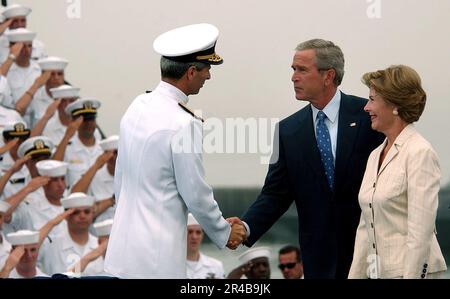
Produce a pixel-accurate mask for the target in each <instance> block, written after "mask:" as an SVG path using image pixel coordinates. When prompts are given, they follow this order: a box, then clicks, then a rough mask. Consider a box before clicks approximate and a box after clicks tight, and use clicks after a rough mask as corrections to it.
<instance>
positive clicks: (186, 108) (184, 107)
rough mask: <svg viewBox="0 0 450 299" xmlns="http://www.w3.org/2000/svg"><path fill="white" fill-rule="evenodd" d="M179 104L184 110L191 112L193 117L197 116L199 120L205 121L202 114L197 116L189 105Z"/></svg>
mask: <svg viewBox="0 0 450 299" xmlns="http://www.w3.org/2000/svg"><path fill="white" fill-rule="evenodd" d="M178 106H180V107H181V108H182V109H183V110H184V111H186V112H187V113H189V114H190V115H192V116H193V117H195V118H196V119H198V120H201V121H202V122H205V121H204V120H203V118H201V117H200V116H197V115H195V114H194V112H192V110H191V109H189V108H188V107H186V106H185V105H183V104H182V103H178Z"/></svg>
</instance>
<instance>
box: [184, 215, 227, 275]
mask: <svg viewBox="0 0 450 299" xmlns="http://www.w3.org/2000/svg"><path fill="white" fill-rule="evenodd" d="M187 229H188V232H187V234H188V235H187V242H188V243H187V278H190V279H205V278H208V279H219V278H225V270H224V269H223V263H222V262H221V261H219V260H217V259H215V258H212V257H209V256H207V255H204V254H203V253H202V252H200V246H201V245H202V241H203V236H204V234H203V230H202V227H201V226H200V224H199V223H198V221H197V219H195V217H194V216H193V215H192V214H191V213H189V215H188V223H187Z"/></svg>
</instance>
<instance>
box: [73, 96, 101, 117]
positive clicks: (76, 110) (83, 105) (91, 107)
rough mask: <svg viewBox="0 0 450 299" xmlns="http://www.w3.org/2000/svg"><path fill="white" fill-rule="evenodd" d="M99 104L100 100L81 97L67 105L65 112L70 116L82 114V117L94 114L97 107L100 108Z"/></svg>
mask: <svg viewBox="0 0 450 299" xmlns="http://www.w3.org/2000/svg"><path fill="white" fill-rule="evenodd" d="M101 105H102V104H101V103H100V101H98V100H96V99H92V98H83V99H78V100H76V101H75V102H73V103H70V104H69V105H67V107H66V109H65V112H66V114H67V115H71V116H72V117H75V116H78V115H83V117H86V116H96V115H97V109H98V108H100V106H101Z"/></svg>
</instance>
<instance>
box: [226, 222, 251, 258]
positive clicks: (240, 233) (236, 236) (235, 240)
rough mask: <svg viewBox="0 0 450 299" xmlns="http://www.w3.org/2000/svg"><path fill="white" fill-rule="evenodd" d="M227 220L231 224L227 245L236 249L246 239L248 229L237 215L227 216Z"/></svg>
mask: <svg viewBox="0 0 450 299" xmlns="http://www.w3.org/2000/svg"><path fill="white" fill-rule="evenodd" d="M227 221H228V222H229V223H230V224H231V233H230V238H229V239H228V243H227V247H228V248H230V249H233V250H234V249H236V248H237V247H238V246H239V245H240V244H241V243H242V242H243V241H244V240H245V237H246V230H245V227H244V224H243V223H242V221H241V220H240V219H239V218H237V217H231V218H227Z"/></svg>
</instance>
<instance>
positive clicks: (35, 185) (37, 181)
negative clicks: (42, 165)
mask: <svg viewBox="0 0 450 299" xmlns="http://www.w3.org/2000/svg"><path fill="white" fill-rule="evenodd" d="M49 181H50V178H49V177H48V176H38V177H35V178H34V179H32V180H31V181H30V182H29V183H28V184H27V186H26V188H27V189H28V191H29V192H30V193H31V192H34V191H36V190H37V189H39V188H41V187H42V186H45V185H47V184H48V182H49Z"/></svg>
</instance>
